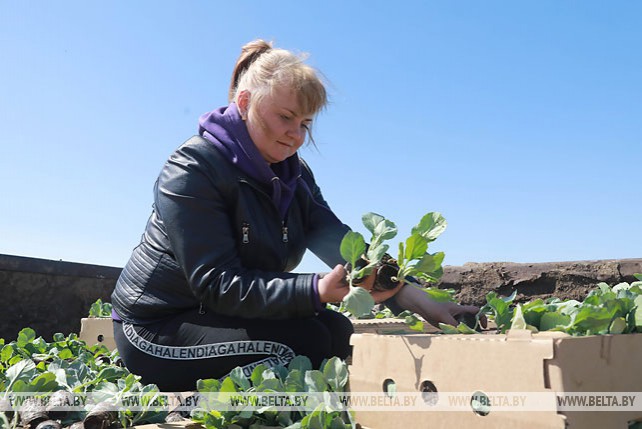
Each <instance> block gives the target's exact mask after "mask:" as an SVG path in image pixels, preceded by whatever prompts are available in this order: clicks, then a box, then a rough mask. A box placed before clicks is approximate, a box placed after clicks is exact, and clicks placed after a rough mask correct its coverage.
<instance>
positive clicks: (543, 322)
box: [539, 311, 571, 331]
mask: <svg viewBox="0 0 642 429" xmlns="http://www.w3.org/2000/svg"><path fill="white" fill-rule="evenodd" d="M569 323H571V317H570V316H568V315H566V314H561V313H557V312H555V311H549V312H546V313H544V314H542V316H541V318H540V322H539V330H540V331H550V330H551V329H554V328H557V327H566V326H567V325H568V324H569Z"/></svg>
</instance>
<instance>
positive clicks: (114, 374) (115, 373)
mask: <svg viewBox="0 0 642 429" xmlns="http://www.w3.org/2000/svg"><path fill="white" fill-rule="evenodd" d="M128 373H129V371H127V370H126V369H125V368H121V367H118V366H106V367H104V368H103V369H101V370H100V372H99V373H98V375H97V376H96V378H97V379H98V380H105V381H110V382H116V381H117V380H118V379H120V378H123V377H125V376H126V375H127V374H128Z"/></svg>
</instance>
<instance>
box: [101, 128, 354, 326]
mask: <svg viewBox="0 0 642 429" xmlns="http://www.w3.org/2000/svg"><path fill="white" fill-rule="evenodd" d="M348 230H349V228H348V227H347V226H346V225H344V224H342V223H341V222H340V221H339V219H338V218H337V217H336V216H335V215H334V213H332V211H331V210H330V209H329V208H328V205H327V204H326V202H325V201H324V200H323V197H322V195H321V192H320V190H319V188H318V187H317V185H316V184H315V182H314V178H313V176H312V173H311V171H310V170H309V168H308V167H307V165H305V164H304V163H303V162H302V176H301V177H300V178H299V183H298V186H297V190H296V195H295V198H294V199H293V201H292V203H291V206H290V208H289V211H288V213H287V216H286V220H285V221H282V220H281V217H280V216H279V214H278V210H277V208H276V206H275V205H274V204H273V202H272V200H271V198H270V196H269V194H268V192H267V190H266V189H264V187H263V185H262V184H260V183H258V182H256V181H255V180H253V179H251V178H250V177H249V176H247V175H246V174H245V173H243V172H242V171H241V170H240V169H238V168H237V167H236V166H234V165H233V164H231V163H230V162H229V161H227V160H226V159H225V158H223V157H222V155H221V154H220V153H219V152H218V150H217V149H216V148H215V147H214V145H213V144H211V143H209V142H208V141H207V140H205V139H203V138H202V137H198V136H196V137H192V138H191V139H189V140H188V141H187V142H185V143H184V144H183V145H182V146H181V147H180V148H179V149H178V150H176V152H174V154H173V155H172V156H171V157H170V158H169V160H168V161H167V163H166V164H165V166H164V168H163V170H162V172H161V174H160V176H159V178H158V180H157V182H156V185H155V187H154V210H153V212H152V215H151V217H150V219H149V221H148V223H147V227H146V229H145V233H144V235H143V238H142V241H141V243H140V245H139V246H137V247H136V248H135V249H134V251H133V254H132V256H131V258H130V260H129V262H128V263H127V265H126V266H125V268H124V269H123V271H122V274H121V275H120V278H119V279H118V282H117V284H116V288H115V290H114V292H113V294H112V304H113V306H114V310H115V311H116V312H117V313H118V315H119V316H120V318H121V319H123V320H125V321H128V322H132V323H146V322H152V321H156V320H160V319H162V318H163V317H165V316H167V315H170V314H175V313H177V312H180V311H183V310H187V309H193V308H199V307H201V306H202V307H203V309H204V310H205V311H214V312H216V313H219V314H223V315H229V316H238V317H246V318H275V319H276V318H296V317H309V316H312V315H314V313H315V306H314V299H313V298H314V294H313V286H312V282H313V276H314V275H313V274H294V273H289V272H288V271H290V270H292V269H294V267H296V265H297V264H298V263H299V262H300V260H301V258H302V257H303V254H304V252H305V250H306V248H307V249H310V250H311V251H312V252H313V253H315V254H316V255H317V256H318V257H319V258H320V259H321V260H323V261H324V262H325V263H326V264H328V266H330V267H333V266H334V265H336V264H338V263H343V260H342V258H341V255H340V253H339V244H340V242H341V239H342V238H343V236H344V235H345V233H346V232H347V231H348Z"/></svg>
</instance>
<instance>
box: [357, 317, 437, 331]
mask: <svg viewBox="0 0 642 429" xmlns="http://www.w3.org/2000/svg"><path fill="white" fill-rule="evenodd" d="M352 326H354V333H355V334H379V335H398V334H416V333H417V331H413V330H412V329H410V327H409V326H408V324H407V323H406V322H405V321H404V320H403V319H394V318H385V319H358V320H352ZM436 331H437V329H436V328H434V327H433V326H432V325H430V324H428V323H424V333H430V332H436Z"/></svg>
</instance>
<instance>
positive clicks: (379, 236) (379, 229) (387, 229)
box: [372, 219, 397, 243]
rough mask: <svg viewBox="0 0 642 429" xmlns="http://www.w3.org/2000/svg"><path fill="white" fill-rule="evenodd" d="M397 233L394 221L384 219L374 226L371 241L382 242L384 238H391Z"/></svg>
mask: <svg viewBox="0 0 642 429" xmlns="http://www.w3.org/2000/svg"><path fill="white" fill-rule="evenodd" d="M396 235H397V225H395V223H394V222H392V221H389V220H388V219H384V220H383V221H382V222H379V223H378V224H377V226H375V230H374V233H373V235H372V242H373V243H382V242H384V241H385V240H392V239H393V238H395V236H396Z"/></svg>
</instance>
